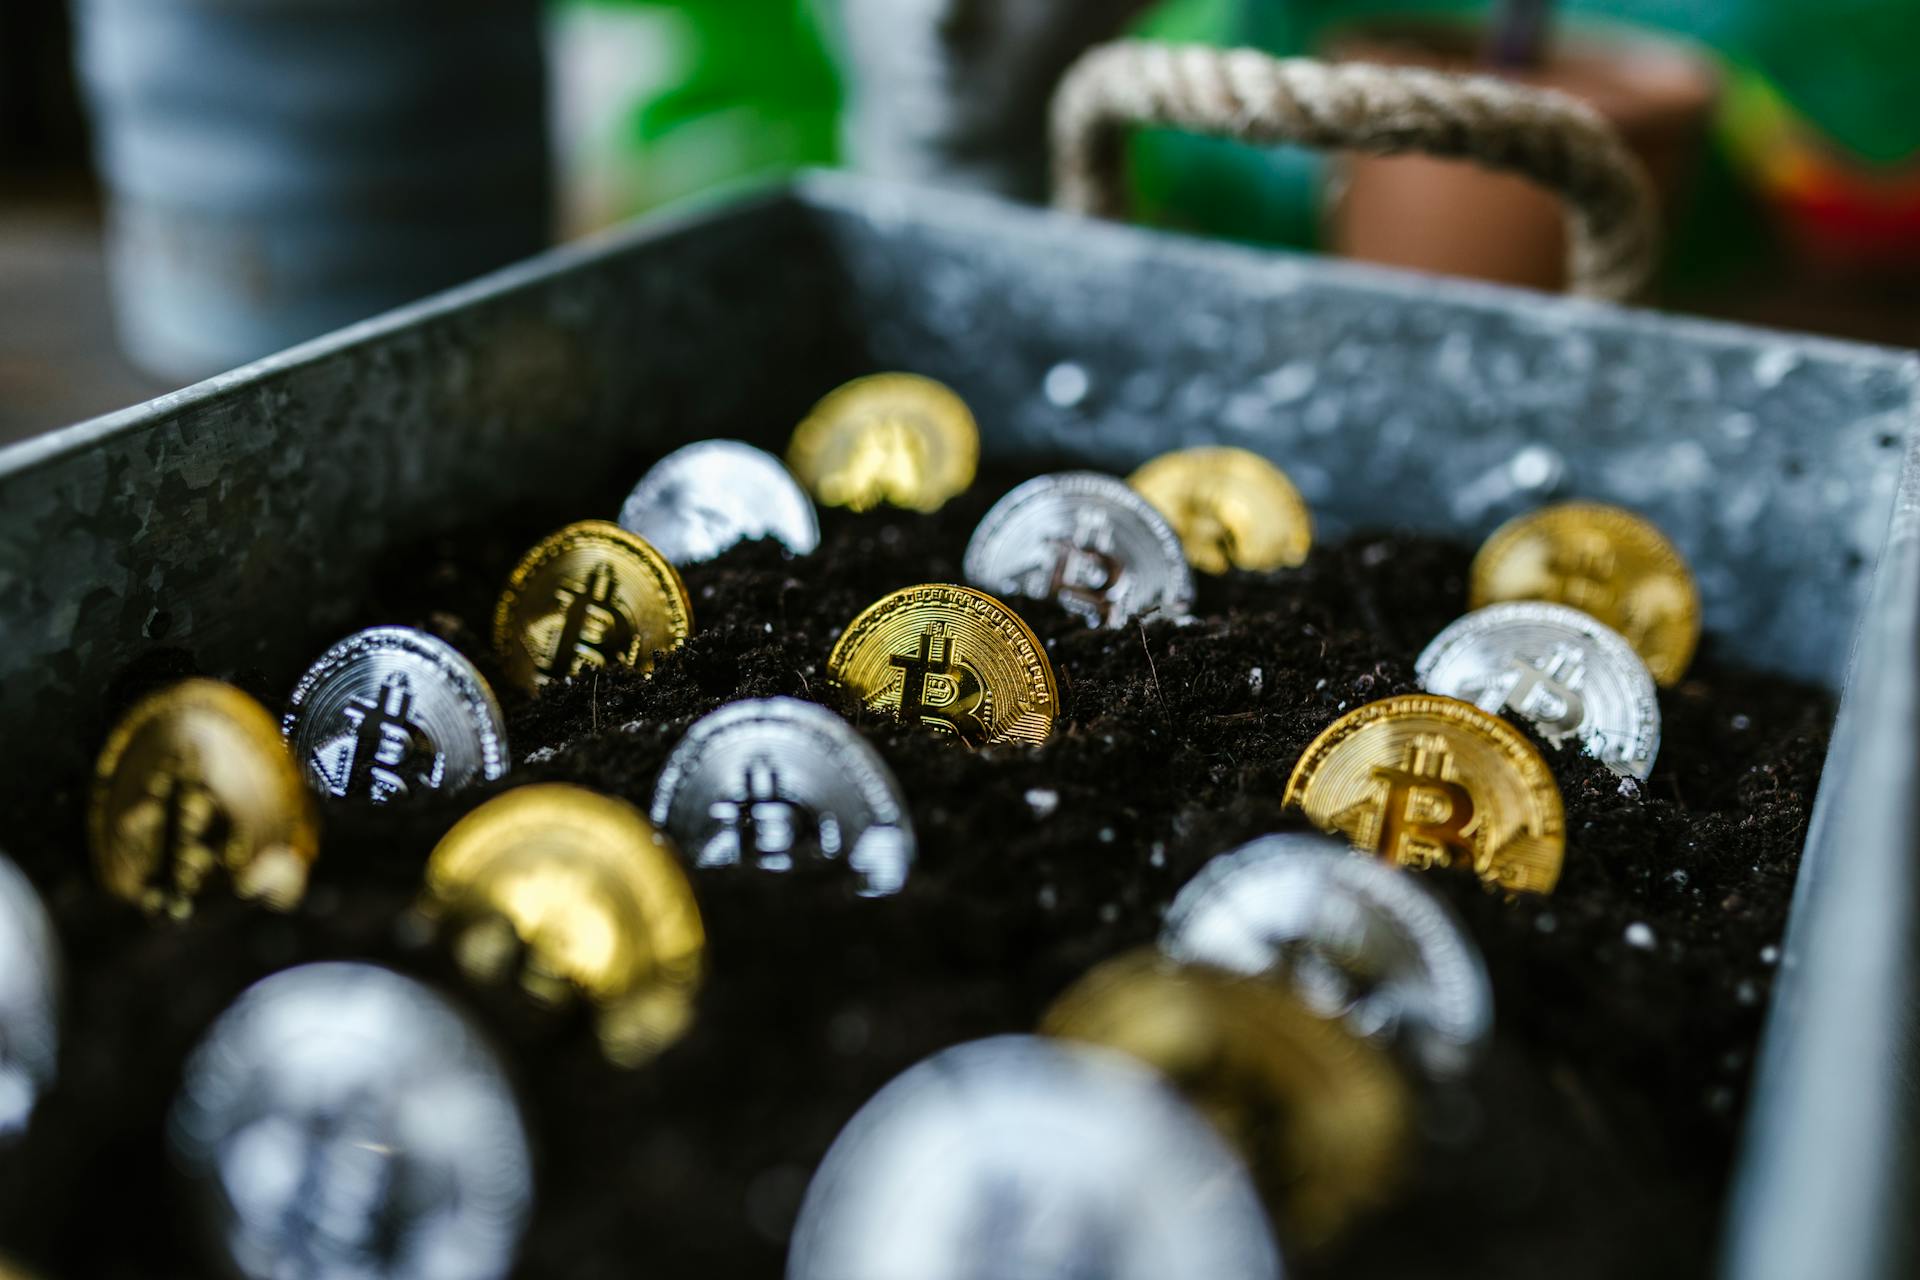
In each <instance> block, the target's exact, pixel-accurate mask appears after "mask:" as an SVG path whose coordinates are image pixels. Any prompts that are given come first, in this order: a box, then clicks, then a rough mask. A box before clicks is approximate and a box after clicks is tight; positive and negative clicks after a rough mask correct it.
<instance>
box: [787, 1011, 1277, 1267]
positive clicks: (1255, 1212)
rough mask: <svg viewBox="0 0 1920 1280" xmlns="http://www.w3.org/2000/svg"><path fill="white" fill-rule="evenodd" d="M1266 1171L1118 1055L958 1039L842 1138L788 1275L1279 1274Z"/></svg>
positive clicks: (814, 1196)
mask: <svg viewBox="0 0 1920 1280" xmlns="http://www.w3.org/2000/svg"><path fill="white" fill-rule="evenodd" d="M1280 1270H1281V1269H1280V1261H1279V1254H1278V1251H1277V1250H1276V1248H1275V1246H1274V1242H1273V1238H1272V1235H1271V1233H1270V1231H1269V1229H1268V1226H1267V1219H1266V1216H1265V1214H1264V1213H1263V1212H1262V1210H1261V1207H1260V1202H1259V1200H1258V1198H1257V1197H1256V1195H1255V1192H1254V1189H1253V1185H1252V1183H1251V1181H1250V1179H1249V1178H1248V1176H1247V1174H1246V1172H1245V1170H1244V1169H1243V1168H1242V1166H1241V1165H1240V1162H1239V1161H1238V1159H1237V1158H1236V1157H1235V1156H1233V1155H1232V1154H1231V1153H1230V1152H1229V1151H1228V1149H1227V1147H1226V1146H1225V1145H1224V1143H1223V1142H1222V1141H1221V1139H1220V1138H1219V1137H1218V1136H1216V1135H1215V1133H1214V1131H1213V1129H1212V1127H1211V1126H1210V1125H1208V1123H1207V1122H1206V1121H1205V1120H1204V1119H1202V1118H1201V1116H1200V1115H1199V1114H1198V1113H1197V1112H1196V1111H1194V1110H1193V1109H1191V1108H1190V1107H1189V1106H1188V1105H1187V1104H1186V1103H1185V1102H1183V1101H1182V1100H1181V1099H1180V1098H1179V1096H1178V1095H1176V1094H1175V1093H1173V1092H1172V1090H1171V1089H1170V1088H1169V1087H1168V1086H1167V1085H1165V1084H1163V1083H1162V1082H1161V1081H1160V1079H1159V1077H1157V1076H1155V1075H1153V1074H1151V1073H1150V1072H1148V1071H1147V1070H1145V1069H1144V1068H1142V1067H1140V1066H1139V1065H1137V1064H1135V1063H1134V1062H1132V1061H1131V1060H1130V1059H1126V1058H1123V1057H1120V1056H1118V1055H1116V1054H1113V1053H1112V1052H1111V1051H1107V1050H1100V1049H1094V1048H1092V1047H1090V1046H1080V1045H1072V1044H1069V1043H1066V1042H1063V1041H1058V1040H1048V1039H1042V1038H1039V1037H1034V1036H1001V1037H996V1038H994V1039H989V1040H976V1041H973V1042H972V1043H969V1044H963V1045H958V1046H956V1047H954V1048H951V1049H946V1050H943V1051H942V1052H940V1053H937V1054H935V1055H933V1056H932V1057H930V1058H928V1059H926V1060H924V1061H923V1062H921V1063H919V1064H918V1065H917V1066H914V1067H911V1068H909V1069H908V1070H907V1071H906V1072H905V1073H903V1074H902V1075H900V1076H899V1077H897V1078H896V1079H894V1080H893V1082H892V1083H890V1084H888V1085H887V1086H886V1087H885V1088H884V1089H882V1090H881V1091H880V1092H879V1093H878V1094H876V1095H875V1096H874V1097H873V1099H872V1100H871V1101H869V1102H868V1103H867V1105H866V1106H864V1107H862V1108H861V1109H860V1111H859V1113H858V1114H856V1115H855V1116H854V1117H853V1119H852V1120H851V1121H849V1122H848V1124H847V1127H846V1128H845V1129H843V1130H841V1132H840V1136H839V1137H838V1138H836V1139H835V1140H834V1144H833V1147H832V1149H831V1150H829V1151H828V1152H827V1158H826V1160H825V1161H824V1162H823V1163H822V1164H821V1166H820V1168H819V1171H818V1172H817V1173H815V1175H814V1178H813V1182H812V1183H811V1185H809V1186H808V1188H807V1194H806V1199H805V1201H804V1202H803V1203H802V1204H801V1208H800V1219H799V1222H798V1224H797V1226H796V1227H795V1230H794V1235H793V1244H792V1247H791V1249H790V1251H789V1252H788V1255H787V1277H788V1280H898V1277H901V1276H913V1277H915V1280H980V1278H982V1277H989V1276H990V1277H994V1280H1090V1278H1092V1277H1099V1278H1100V1280H1179V1278H1180V1277H1192V1278H1193V1280H1217V1278H1218V1277H1223V1276H1232V1277H1235V1278H1236V1280H1275V1278H1277V1277H1278V1276H1279V1275H1280Z"/></svg>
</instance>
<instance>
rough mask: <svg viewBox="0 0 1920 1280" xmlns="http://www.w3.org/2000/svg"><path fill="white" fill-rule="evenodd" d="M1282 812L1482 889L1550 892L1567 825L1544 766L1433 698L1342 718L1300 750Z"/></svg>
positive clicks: (1504, 734)
mask: <svg viewBox="0 0 1920 1280" xmlns="http://www.w3.org/2000/svg"><path fill="white" fill-rule="evenodd" d="M1285 800H1286V804H1287V805H1288V806H1290V807H1297V808H1299V809H1300V810H1302V811H1303V812H1304V813H1305V814H1306V816H1307V819H1308V821H1310V822H1312V823H1313V824H1314V825H1315V826H1317V827H1319V828H1320V829H1321V830H1322V831H1337V832H1339V833H1340V834H1342V835H1344V836H1346V837H1347V838H1348V839H1349V840H1351V841H1353V843H1354V845H1355V846H1356V847H1358V848H1360V849H1363V850H1367V851H1370V852H1373V853H1376V854H1378V855H1379V856H1381V857H1382V858H1385V859H1386V860H1387V861H1389V862H1396V863H1398V864H1400V865H1401V866H1403V867H1414V868H1423V867H1457V868H1460V869H1463V870H1470V871H1472V872H1473V873H1474V874H1475V875H1477V876H1479V877H1480V879H1481V880H1482V881H1483V882H1484V883H1486V884H1487V885H1488V886H1489V887H1490V888H1497V889H1501V890H1504V891H1506V892H1509V893H1550V892H1552V890H1553V886H1554V885H1555V884H1556V883H1557V882H1558V881H1559V879H1560V863H1561V860H1562V858H1563V857H1564V855H1565V852H1566V823H1565V818H1564V816H1563V814H1562V811H1561V806H1560V788H1559V786H1558V785H1557V784H1556V783H1555V782H1554V780H1553V774H1552V773H1551V772H1550V771H1549V770H1548V769H1547V762H1546V761H1545V760H1543V759H1541V758H1540V753H1539V752H1538V751H1536V750H1534V748H1533V744H1532V743H1530V742H1528V741H1527V740H1526V738H1524V737H1522V736H1521V734H1520V731H1519V730H1517V729H1515V728H1514V727H1513V726H1512V725H1510V724H1508V723H1507V722H1506V721H1505V720H1502V719H1500V718H1499V717H1498V716H1494V715H1489V714H1488V713H1487V712H1485V711H1482V710H1480V708H1478V707H1476V706H1473V705H1472V704H1471V703H1466V702H1460V701H1458V700H1456V699H1454V698H1443V697H1440V696H1438V695H1437V694H1427V693H1409V694H1401V695H1399V696H1398V697H1393V698H1383V699H1381V700H1380V701H1379V702H1369V703H1367V704H1366V705H1365V706H1362V707H1358V708H1356V709H1354V710H1352V711H1349V712H1348V713H1347V714H1346V715H1344V716H1341V717H1340V718H1339V719H1338V720H1336V721H1334V722H1333V724H1332V725H1330V726H1329V727H1328V728H1327V730H1326V731H1325V732H1324V733H1322V734H1321V735H1320V736H1319V737H1317V738H1315V739H1314V740H1313V741H1312V742H1311V743H1309V744H1308V746H1307V749H1306V751H1305V752H1303V753H1302V754H1301V756H1300V761H1299V763H1298V764H1296V765H1294V767H1293V775H1292V776H1291V777H1289V778H1288V779H1287V790H1286V797H1285Z"/></svg>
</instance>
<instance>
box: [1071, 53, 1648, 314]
mask: <svg viewBox="0 0 1920 1280" xmlns="http://www.w3.org/2000/svg"><path fill="white" fill-rule="evenodd" d="M1133 125H1165V126H1173V127H1177V128H1183V129H1190V130H1193V131H1195V132H1201V133H1212V134H1220V135H1224V136H1226V137H1229V138H1237V139H1239V140H1241V141H1244V142H1252V143H1261V144H1272V143H1293V144H1296V145H1300V146H1308V147H1318V148H1324V149H1338V150H1347V151H1366V152H1374V153H1377V154H1382V155H1386V154H1393V153H1396V152H1410V151H1412V152H1424V153H1426V154H1428V155H1434V156H1441V157H1445V158H1449V159H1463V160H1474V161H1477V162H1479V163H1480V164H1482V165H1485V166H1486V167H1488V168H1490V169H1500V170H1505V171H1507V172H1510V173H1515V174H1519V175H1520V176H1522V177H1526V178H1530V179H1532V180H1533V181H1535V182H1537V183H1539V184H1540V185H1541V186H1543V187H1546V188H1547V189H1549V190H1551V191H1553V192H1555V193H1556V194H1558V195H1559V196H1560V197H1561V198H1562V199H1563V200H1564V201H1565V202H1566V204H1567V228H1568V235H1567V281H1568V285H1567V287H1568V290H1569V291H1570V292H1573V293H1576V294H1581V295H1584V296H1587V297H1594V298H1606V299H1612V300H1621V299H1625V298H1629V297H1631V296H1633V295H1634V294H1635V293H1637V292H1638V291H1639V289H1640V288H1641V286H1642V285H1644V284H1645V283H1646V280H1647V277H1648V275H1649V274H1650V273H1651V271H1652V268H1653V263H1654V255H1655V250H1656V245H1657V237H1658V231H1657V221H1656V217H1655V213H1654V203H1653V195H1652V188H1651V186H1650V185H1649V183H1648V180H1647V176H1646V172H1645V170H1644V169H1643V168H1642V167H1641V165H1640V162H1639V161H1638V160H1637V159H1635V157H1634V156H1633V155H1632V153H1630V152H1629V151H1628V150H1627V149H1626V146H1625V145H1624V144H1623V143H1622V142H1621V140H1620V136H1619V134H1618V133H1617V132H1615V130H1614V128H1613V126H1611V125H1609V124H1608V123H1607V122H1606V121H1605V120H1603V119H1602V118H1601V117H1600V116H1599V115H1598V114H1597V113H1596V112H1594V111H1593V110H1592V108H1590V107H1588V106H1586V105H1585V104H1583V103H1581V102H1579V101H1577V100H1575V99H1573V98H1571V97H1568V96H1567V95H1566V94H1563V93H1557V92H1555V91H1553V90H1550V89H1536V88H1531V87H1528V86H1525V85H1518V84H1514V83H1512V82H1510V81H1506V80H1499V79H1494V78H1492V77H1489V76H1466V75H1449V74H1446V73H1444V72H1438V71H1427V70H1422V69H1419V68H1413V67H1381V66H1371V65H1367V64H1362V63H1326V62H1317V61H1315V60H1313V59H1311V58H1274V57H1270V56H1269V55H1267V54H1264V53H1260V52H1258V51H1256V50H1251V49H1214V48H1209V47H1206V46H1203V45H1171V44H1160V43H1156V42H1152V41H1142V40H1122V41H1116V42H1114V43H1112V44H1104V45H1099V46H1096V47H1095V48H1093V49H1090V50H1088V51H1087V52H1086V53H1085V54H1084V55H1082V57H1081V58H1080V60H1079V61H1078V62H1076V63H1075V64H1074V65H1073V67H1072V68H1071V69H1070V70H1069V71H1068V72H1067V74H1066V77H1065V78H1064V79H1063V80H1062V81H1061V83H1060V88H1059V90H1058V91H1057V92H1056V93H1055V94H1054V99H1053V121H1052V135H1053V184H1054V185H1053V190H1054V196H1053V199H1054V204H1055V205H1056V206H1058V207H1059V208H1062V209H1067V210H1072V211H1075V212H1079V213H1087V214H1093V215H1096V216H1102V217H1122V216H1124V215H1125V213H1126V208H1125V205H1126V197H1125V188H1124V183H1123V181H1122V161H1123V157H1124V152H1123V147H1122V143H1123V142H1124V139H1125V130H1126V129H1127V128H1128V127H1129V126H1133ZM1409 216H1418V215H1417V213H1410V215H1409Z"/></svg>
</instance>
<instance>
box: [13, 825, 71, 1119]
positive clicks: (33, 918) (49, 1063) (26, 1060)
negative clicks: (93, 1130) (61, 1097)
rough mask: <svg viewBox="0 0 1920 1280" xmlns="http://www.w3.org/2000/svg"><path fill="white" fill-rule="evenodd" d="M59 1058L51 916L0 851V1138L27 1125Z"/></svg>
mask: <svg viewBox="0 0 1920 1280" xmlns="http://www.w3.org/2000/svg"><path fill="white" fill-rule="evenodd" d="M59 1061H60V959H59V954H58V951H57V949H56V947H55V944H54V934H53V922H52V921H51V920H49V919H48V918H47V912H46V908H45V907H43V906H42V905H41V903H40V895H39V894H37V893H35V892H34V891H33V885H32V884H30V883H28V881H27V877H26V876H25V875H23V874H22V873H21V871H20V868H18V867H16V866H14V865H13V863H12V862H10V861H8V860H7V859H6V858H5V857H0V1142H5V1141H6V1140H7V1139H8V1138H11V1137H13V1136H15V1135H17V1134H18V1133H19V1132H20V1131H21V1130H23V1129H25V1128H26V1127H27V1121H28V1119H29V1118H31V1117H32V1115H33V1108H34V1104H35V1103H36V1102H38V1101H39V1100H40V1096H41V1095H42V1094H43V1093H45V1092H46V1091H47V1088H48V1086H50V1085H51V1084H52V1083H53V1078H54V1074H55V1071H56V1070H57V1068H58V1067H59Z"/></svg>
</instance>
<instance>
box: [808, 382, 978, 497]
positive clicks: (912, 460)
mask: <svg viewBox="0 0 1920 1280" xmlns="http://www.w3.org/2000/svg"><path fill="white" fill-rule="evenodd" d="M979 464H980V428H979V427H978V426H977V425H976V424H975V423H974V420H973V412H972V411H971V410H970V409H968V408H967V402H966V401H964V400H962V399H961V398H960V397H959V396H957V395H955V394H954V392H953V390H952V388H950V387H948V386H946V385H945V384H944V383H939V382H935V381H934V380H933V379H932V378H923V377H921V376H919V375H918V374H913V373H876V374H872V375H871V376H869V377H865V378H855V379H854V380H853V381H852V382H849V383H847V384H845V385H844V386H841V387H839V388H837V389H836V390H834V391H831V392H829V393H828V394H827V396H826V398H825V399H823V400H821V401H820V403H819V404H816V405H815V406H813V411H812V412H811V413H809V414H808V415H807V416H806V418H805V419H804V420H803V421H802V422H801V423H800V425H799V426H798V427H796V428H795V429H794V432H793V440H792V442H791V443H789V444H788V445H787V466H788V467H789V468H791V469H792V471H793V474H794V475H796V476H798V477H799V478H800V482H801V483H802V484H804V485H806V486H807V488H809V489H811V490H812V491H813V496H814V497H816V498H818V499H820V501H822V502H824V503H826V504H827V505H828V506H830V507H851V508H852V509H853V510H855V511H866V510H869V509H870V508H873V507H877V506H879V505H880V504H881V503H883V502H884V503H887V504H889V505H891V506H895V507H905V508H907V509H908V510H909V511H938V510H939V509H940V508H941V506H942V505H944V504H945V503H946V501H947V499H948V498H951V497H953V496H954V495H955V494H958V493H963V492H965V491H966V488H967V486H968V485H970V484H972V483H973V474H974V470H975V468H976V467H978V466H979Z"/></svg>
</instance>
